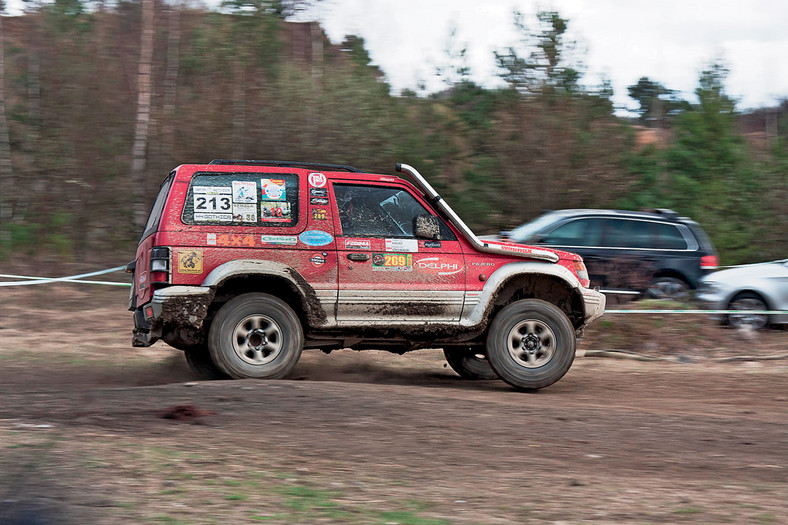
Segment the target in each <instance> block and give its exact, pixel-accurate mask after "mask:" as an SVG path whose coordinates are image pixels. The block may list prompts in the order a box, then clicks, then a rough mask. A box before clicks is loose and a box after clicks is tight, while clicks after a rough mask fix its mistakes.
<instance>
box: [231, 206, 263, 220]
mask: <svg viewBox="0 0 788 525" xmlns="http://www.w3.org/2000/svg"><path fill="white" fill-rule="evenodd" d="M233 221H235V222H257V203H256V202H253V203H240V202H234V203H233Z"/></svg>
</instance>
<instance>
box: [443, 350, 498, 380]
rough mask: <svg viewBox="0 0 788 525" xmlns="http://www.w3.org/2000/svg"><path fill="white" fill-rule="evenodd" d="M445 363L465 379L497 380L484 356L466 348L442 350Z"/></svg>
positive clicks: (496, 375)
mask: <svg viewBox="0 0 788 525" xmlns="http://www.w3.org/2000/svg"><path fill="white" fill-rule="evenodd" d="M443 355H444V356H446V362H447V363H449V366H450V367H451V368H452V370H454V371H455V372H457V373H458V374H459V375H460V377H462V378H465V379H498V374H496V373H495V372H494V371H493V369H492V368H491V367H490V362H489V361H488V360H487V357H486V356H485V355H484V354H480V353H476V352H474V351H473V350H470V349H466V348H444V349H443Z"/></svg>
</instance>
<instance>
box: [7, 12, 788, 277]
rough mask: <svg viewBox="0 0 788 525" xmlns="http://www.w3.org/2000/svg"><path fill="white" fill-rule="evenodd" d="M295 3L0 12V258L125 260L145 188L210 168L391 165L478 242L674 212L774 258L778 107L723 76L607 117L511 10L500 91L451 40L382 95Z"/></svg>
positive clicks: (786, 124)
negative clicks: (433, 71)
mask: <svg viewBox="0 0 788 525" xmlns="http://www.w3.org/2000/svg"><path fill="white" fill-rule="evenodd" d="M294 6H295V7H297V4H294V3H292V2H285V3H283V2H275V1H266V0H252V1H247V0H237V1H234V2H230V3H225V4H224V5H223V7H222V9H221V10H220V11H208V10H205V9H204V8H194V7H189V6H187V5H186V4H182V3H179V2H170V3H163V2H158V1H156V0H140V1H135V2H125V1H120V2H117V3H113V4H112V5H111V6H110V5H108V4H104V3H103V2H91V3H85V2H82V1H81V0H55V1H54V2H52V3H46V4H38V3H29V4H28V5H27V8H26V11H25V14H24V15H23V16H18V17H2V20H0V23H1V24H2V26H1V29H0V50H1V51H2V52H1V53H0V261H2V260H9V259H12V260H13V259H18V258H20V257H23V258H29V259H46V260H58V261H74V260H87V259H96V257H90V256H88V254H92V255H95V254H98V255H101V257H103V260H105V261H107V262H108V263H118V262H123V261H125V260H130V259H131V258H132V257H133V253H134V249H135V245H136V242H137V240H138V238H139V233H140V231H141V228H142V223H143V222H144V220H145V216H146V214H147V211H148V209H149V208H150V206H151V204H152V203H153V199H154V196H155V194H156V191H157V189H158V185H159V183H160V182H161V180H162V179H163V178H164V176H165V175H166V174H167V173H168V172H169V171H170V170H171V169H172V168H173V167H175V166H177V165H178V164H181V163H193V162H208V161H210V160H211V159H213V158H238V159H281V160H301V161H312V162H328V163H338V164H351V165H354V166H357V167H359V168H362V169H365V170H369V171H373V172H379V173H392V172H393V167H394V165H395V163H397V162H405V163H408V164H411V165H413V166H415V167H417V168H418V169H419V170H420V171H421V173H422V174H424V175H425V176H426V177H427V178H428V179H429V180H430V181H431V182H432V183H433V184H434V185H435V186H436V187H437V188H438V190H439V191H440V192H441V193H442V194H443V195H444V197H445V198H447V199H448V200H449V202H450V203H451V204H452V206H453V207H454V208H455V209H456V210H457V211H458V212H459V213H460V215H461V216H462V217H463V218H464V219H465V220H466V222H468V223H469V224H470V225H471V227H472V228H473V229H474V230H475V231H476V232H477V233H492V232H495V231H498V230H500V229H507V228H511V227H513V226H516V225H518V224H520V223H522V222H525V221H527V220H530V219H533V218H535V217H536V216H538V215H539V214H541V213H542V212H543V211H545V210H549V209H560V208H575V207H580V208H586V207H598V208H620V209H649V208H672V209H674V210H676V211H678V212H679V213H681V214H683V215H687V216H689V217H691V218H693V219H695V220H697V221H698V222H699V223H700V224H701V225H702V226H703V228H704V229H705V230H706V231H707V233H708V234H709V235H710V236H711V237H712V240H713V241H714V243H715V244H716V246H717V249H718V250H719V251H720V255H721V259H722V263H723V264H740V263H746V262H757V261H764V260H771V259H776V258H785V257H788V241H786V234H785V232H786V231H788V144H787V143H786V136H787V135H788V121H786V116H788V100H786V101H784V102H783V103H782V104H781V105H780V106H779V107H775V108H762V109H758V110H754V111H749V112H748V113H746V114H742V113H739V112H738V111H737V109H736V103H735V100H733V99H732V98H731V97H729V96H728V95H727V94H726V90H725V79H726V75H727V70H726V67H725V65H724V64H723V63H720V62H714V61H710V62H709V64H708V67H707V68H705V69H704V70H703V71H700V72H699V75H698V84H697V89H696V93H695V94H696V96H697V100H692V101H686V100H682V99H681V98H680V97H679V96H678V95H677V94H676V92H674V91H672V90H671V89H669V87H666V86H663V85H661V84H659V83H658V82H654V81H652V80H650V79H649V78H648V77H647V76H644V77H643V78H641V79H640V81H639V82H638V83H637V84H635V85H633V86H630V87H629V90H628V91H629V94H630V96H631V97H632V98H634V99H635V100H636V101H637V102H638V103H639V105H640V111H639V117H638V118H634V117H633V118H624V117H621V116H618V115H616V113H615V111H614V108H613V104H612V103H611V96H612V90H611V88H610V85H609V84H607V83H603V84H602V85H600V86H595V87H589V86H587V85H584V84H583V83H582V82H581V79H582V76H583V73H584V71H583V68H582V66H581V65H579V63H576V62H573V61H572V60H570V59H569V58H568V57H569V56H570V54H569V53H567V50H568V49H569V48H570V47H571V42H567V41H565V39H564V34H565V31H566V28H567V25H568V24H569V23H570V22H571V21H569V20H566V19H564V18H562V17H561V16H560V14H559V13H555V12H542V13H539V15H538V20H539V25H538V26H536V27H526V26H525V25H524V24H523V23H522V18H521V17H519V16H517V14H514V15H513V20H514V23H515V24H516V25H517V29H518V31H519V32H520V34H521V36H522V41H521V45H520V46H518V47H516V48H508V49H502V50H499V51H498V52H497V53H496V55H495V59H496V60H497V61H498V65H499V66H500V74H501V78H502V79H504V80H505V81H506V87H504V88H499V89H487V88H484V87H481V86H478V85H475V84H474V83H473V82H471V81H470V80H469V75H468V73H469V71H468V68H467V65H466V61H465V59H464V57H465V50H464V49H463V48H462V46H461V45H460V44H459V43H457V42H454V41H452V40H451V38H449V39H448V41H447V45H446V60H445V63H444V64H442V65H440V66H439V67H437V73H438V74H440V75H441V77H442V78H443V79H444V82H445V86H446V89H445V90H444V91H442V92H440V93H437V94H432V95H429V96H426V97H419V96H416V93H414V92H407V91H406V92H404V93H402V94H401V96H392V94H391V93H390V89H389V86H388V84H387V83H386V81H385V77H384V76H383V74H382V72H381V71H380V70H379V69H378V68H376V67H375V66H374V65H372V64H371V61H370V57H369V54H368V53H367V51H366V49H365V47H364V41H363V40H362V39H361V38H358V37H354V36H348V37H347V38H346V39H345V41H344V42H343V43H342V44H341V45H331V44H330V43H329V42H328V40H327V39H326V38H325V36H324V34H323V31H322V30H321V28H320V27H319V25H318V24H316V23H291V22H287V18H288V17H289V16H291V15H292V14H293V9H294ZM647 73H648V72H644V74H647ZM786 95H787V96H788V94H786Z"/></svg>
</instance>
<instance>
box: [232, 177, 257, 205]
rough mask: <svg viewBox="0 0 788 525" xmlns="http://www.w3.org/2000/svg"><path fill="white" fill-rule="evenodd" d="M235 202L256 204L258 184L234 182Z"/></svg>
mask: <svg viewBox="0 0 788 525" xmlns="http://www.w3.org/2000/svg"><path fill="white" fill-rule="evenodd" d="M233 202H239V203H247V204H248V203H256V202H257V184H255V182H254V181H248V182H247V181H240V180H234V181H233Z"/></svg>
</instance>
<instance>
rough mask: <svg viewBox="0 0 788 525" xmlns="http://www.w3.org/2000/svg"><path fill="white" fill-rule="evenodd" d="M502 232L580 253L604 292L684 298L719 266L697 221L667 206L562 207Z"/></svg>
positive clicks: (595, 283) (512, 237) (507, 236)
mask: <svg viewBox="0 0 788 525" xmlns="http://www.w3.org/2000/svg"><path fill="white" fill-rule="evenodd" d="M501 236H502V237H503V238H505V239H507V240H509V241H513V242H517V243H522V244H528V245H532V246H549V247H550V248H556V249H560V250H566V251H569V252H574V253H577V254H579V255H580V256H582V257H583V260H584V261H585V263H586V267H587V268H588V273H589V276H590V278H591V285H592V286H599V287H601V288H604V289H605V291H615V290H618V291H626V290H630V291H637V292H640V293H641V294H645V295H647V296H650V297H669V298H673V299H683V298H685V297H686V296H687V295H688V291H689V290H694V289H696V288H697V286H698V280H699V279H700V278H701V277H702V276H703V275H705V274H707V273H709V272H710V271H712V270H714V269H716V268H717V265H718V257H717V251H716V250H715V249H714V245H713V244H712V243H711V240H710V239H709V237H708V236H707V235H706V234H705V233H704V231H703V230H702V229H701V227H700V226H699V225H698V223H697V222H695V221H693V220H691V219H688V218H686V217H679V215H678V214H677V213H676V212H674V211H672V210H666V209H658V210H654V211H650V212H636V211H620V210H557V211H551V212H548V213H545V214H544V215H542V216H540V217H539V218H537V219H535V220H533V221H531V222H528V223H526V224H523V225H521V226H518V227H517V228H515V229H513V230H511V231H508V232H501Z"/></svg>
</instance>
